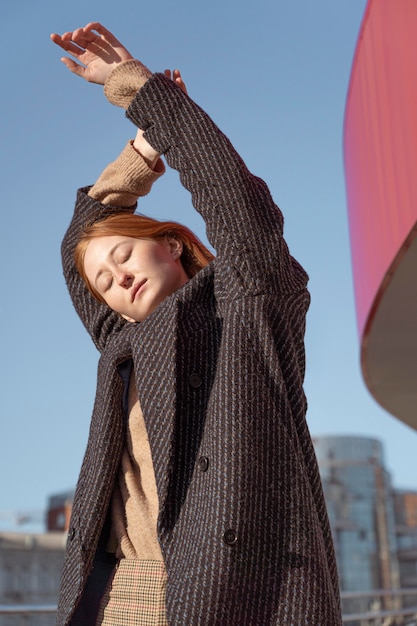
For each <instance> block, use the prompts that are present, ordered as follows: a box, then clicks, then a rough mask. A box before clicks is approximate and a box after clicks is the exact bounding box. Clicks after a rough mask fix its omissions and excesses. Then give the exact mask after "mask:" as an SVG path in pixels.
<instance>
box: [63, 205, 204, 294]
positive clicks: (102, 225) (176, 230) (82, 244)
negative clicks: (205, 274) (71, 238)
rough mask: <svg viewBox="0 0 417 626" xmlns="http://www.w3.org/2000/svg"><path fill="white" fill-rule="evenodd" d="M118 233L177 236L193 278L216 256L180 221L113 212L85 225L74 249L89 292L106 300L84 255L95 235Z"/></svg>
mask: <svg viewBox="0 0 417 626" xmlns="http://www.w3.org/2000/svg"><path fill="white" fill-rule="evenodd" d="M114 235H118V236H121V237H134V238H135V239H156V240H158V239H164V237H166V236H170V237H175V238H176V239H178V240H180V241H181V242H182V245H183V251H182V254H181V263H182V266H183V268H184V270H185V273H186V274H187V276H188V277H189V278H192V277H193V276H195V275H196V274H197V272H199V271H200V270H201V269H202V268H203V267H205V266H206V265H208V264H209V263H210V261H212V260H213V259H214V256H213V254H212V253H211V252H210V251H209V250H208V249H207V248H206V247H205V246H204V245H203V244H202V243H201V241H200V240H199V239H198V237H196V235H194V233H193V232H192V231H191V230H190V229H189V228H187V227H186V226H183V225H182V224H178V223H177V222H162V221H159V220H155V219H153V218H151V217H147V216H146V215H138V214H136V213H135V214H131V213H119V214H115V215H110V216H109V217H106V218H105V219H103V220H100V221H98V222H94V223H93V224H91V225H89V226H86V227H85V228H84V229H83V230H82V232H81V235H80V238H79V240H78V244H77V246H76V248H75V251H74V260H75V266H76V268H77V270H78V272H79V274H80V276H81V278H82V279H83V280H84V282H85V284H86V285H87V287H88V289H89V291H90V293H91V294H92V295H93V296H94V297H95V298H96V300H99V302H105V301H104V298H103V297H102V296H101V295H100V294H99V293H98V291H97V290H96V289H95V288H94V286H93V285H91V283H90V282H89V280H88V278H87V276H86V273H85V269H84V256H85V252H86V250H87V246H88V244H89V242H90V241H91V240H92V239H95V238H97V237H108V236H114Z"/></svg>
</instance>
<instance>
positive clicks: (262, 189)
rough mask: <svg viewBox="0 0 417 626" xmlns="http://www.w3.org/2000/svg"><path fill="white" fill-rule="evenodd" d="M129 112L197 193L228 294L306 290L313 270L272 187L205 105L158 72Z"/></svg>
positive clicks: (195, 197) (195, 200)
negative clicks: (288, 238)
mask: <svg viewBox="0 0 417 626" xmlns="http://www.w3.org/2000/svg"><path fill="white" fill-rule="evenodd" d="M127 116H128V118H129V119H130V120H131V121H132V122H133V123H134V124H135V125H136V126H138V127H139V128H141V129H142V130H144V131H145V134H144V136H145V138H146V139H147V140H148V141H149V143H150V144H151V145H152V146H153V147H154V148H155V149H156V150H157V151H158V152H159V153H163V154H164V156H165V157H166V159H167V162H168V164H169V165H170V166H171V167H173V168H175V169H177V170H178V171H179V173H180V178H181V182H182V184H183V185H184V186H185V187H186V188H187V189H188V190H189V191H190V192H191V195H192V201H193V205H194V207H195V208H196V209H197V211H198V212H199V213H200V214H201V215H202V217H203V218H204V220H205V223H206V229H207V236H208V239H209V241H210V243H211V244H212V246H213V247H214V248H215V250H216V253H217V258H218V263H219V264H220V267H222V268H223V269H224V272H226V274H225V275H227V281H228V288H227V290H225V291H227V293H228V294H229V296H231V297H233V296H235V297H239V296H240V295H243V294H244V293H248V292H251V293H257V292H265V291H267V292H268V293H270V292H271V290H272V292H277V293H281V294H282V293H290V292H293V291H295V290H299V289H303V288H305V286H306V283H307V275H306V273H305V272H304V270H303V269H302V268H301V266H300V265H299V264H298V263H297V262H296V261H295V260H294V259H293V258H292V257H291V256H290V254H289V251H288V248H287V246H286V243H285V241H284V238H283V217H282V214H281V212H280V210H279V209H278V207H277V206H276V205H275V204H274V202H273V199H272V197H271V194H270V192H269V190H268V187H267V186H266V184H265V183H264V181H262V180H261V179H260V178H258V177H256V176H254V175H253V174H251V173H250V172H249V171H248V169H247V167H246V166H245V164H244V163H243V161H242V159H241V158H240V156H239V155H238V154H237V152H236V150H235V149H234V148H233V146H232V144H231V143H230V141H229V140H228V139H227V137H226V136H225V135H224V134H223V133H222V132H221V131H220V130H219V128H218V127H217V126H216V125H215V124H214V123H213V121H212V120H211V119H210V117H209V116H208V115H207V114H206V113H205V112H204V111H203V110H202V109H201V108H200V107H198V106H197V105H196V104H195V103H194V102H193V101H192V100H191V99H190V98H189V97H188V96H187V95H185V94H184V93H183V92H182V91H181V90H180V89H179V88H178V87H177V86H176V85H175V84H173V83H172V82H171V81H170V80H168V79H167V78H166V77H165V76H163V75H162V74H155V75H153V76H152V77H151V78H150V79H149V80H148V82H147V83H146V84H145V85H144V86H143V87H142V88H141V89H140V90H139V91H138V92H137V94H136V96H135V98H134V99H133V101H132V102H131V104H130V106H129V108H128V109H127ZM232 286H233V289H232Z"/></svg>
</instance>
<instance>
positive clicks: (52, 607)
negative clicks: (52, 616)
mask: <svg viewBox="0 0 417 626" xmlns="http://www.w3.org/2000/svg"><path fill="white" fill-rule="evenodd" d="M56 609H57V607H56V604H0V615H35V614H36V613H56Z"/></svg>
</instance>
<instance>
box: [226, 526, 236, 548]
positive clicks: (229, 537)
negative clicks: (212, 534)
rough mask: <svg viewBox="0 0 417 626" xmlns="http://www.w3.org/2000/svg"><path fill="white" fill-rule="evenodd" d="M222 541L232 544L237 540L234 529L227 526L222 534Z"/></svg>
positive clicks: (228, 544)
mask: <svg viewBox="0 0 417 626" xmlns="http://www.w3.org/2000/svg"><path fill="white" fill-rule="evenodd" d="M223 541H224V543H225V544H226V545H227V546H234V545H235V543H236V542H237V534H236V531H235V530H232V529H231V528H229V529H228V530H226V531H225V532H224V534H223Z"/></svg>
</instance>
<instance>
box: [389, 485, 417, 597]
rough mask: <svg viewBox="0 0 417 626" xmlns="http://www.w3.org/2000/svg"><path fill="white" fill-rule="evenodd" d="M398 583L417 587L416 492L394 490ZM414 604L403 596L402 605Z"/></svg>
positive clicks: (408, 586) (406, 587)
mask: <svg viewBox="0 0 417 626" xmlns="http://www.w3.org/2000/svg"><path fill="white" fill-rule="evenodd" d="M394 511H395V530H396V534H397V546H398V562H399V568H400V583H401V587H402V588H403V589H410V588H414V589H417V492H416V491H403V490H394ZM413 604H414V605H415V599H414V601H413V598H405V599H404V605H405V606H412V605H413Z"/></svg>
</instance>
